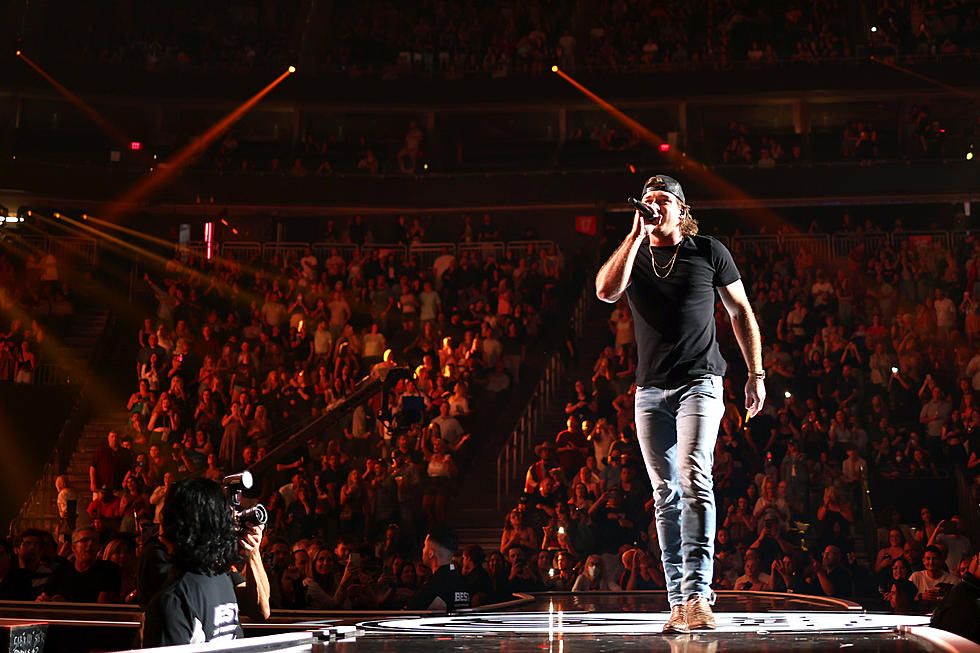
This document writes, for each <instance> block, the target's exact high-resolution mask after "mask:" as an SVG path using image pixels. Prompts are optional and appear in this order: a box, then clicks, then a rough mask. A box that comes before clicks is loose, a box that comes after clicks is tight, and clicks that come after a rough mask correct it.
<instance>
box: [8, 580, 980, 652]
mask: <svg viewBox="0 0 980 653" xmlns="http://www.w3.org/2000/svg"><path fill="white" fill-rule="evenodd" d="M8 605H9V604H8ZM54 605H56V604H45V606H46V607H50V606H54ZM40 607H41V606H38V605H37V604H34V605H33V606H31V605H30V604H22V608H23V610H24V611H25V612H26V611H28V610H30V609H31V608H33V612H34V614H33V615H32V617H33V619H32V620H33V621H35V622H43V623H44V624H45V628H46V631H47V637H46V639H47V642H46V645H45V646H44V649H43V650H46V651H56V652H58V653H61V652H62V651H65V652H66V653H68V652H71V653H74V652H75V651H79V652H83V651H92V650H103V651H104V650H117V651H118V650H124V649H129V648H130V647H131V646H132V644H130V643H129V642H132V641H133V640H132V639H130V638H133V637H134V636H135V635H136V631H137V630H138V619H139V615H138V613H135V612H133V611H132V610H131V609H128V610H125V611H119V613H118V614H115V613H110V612H103V613H102V614H101V615H99V617H101V620H98V621H97V620H96V611H95V610H93V608H92V606H87V607H83V606H79V605H76V606H70V605H65V604H61V606H60V607H59V608H57V609H54V610H51V611H49V613H48V614H46V615H45V616H44V617H41V615H40V614H39V613H38V610H39V608H40ZM105 607H106V608H109V607H110V606H105ZM120 607H121V606H120ZM714 609H715V617H716V619H717V621H718V629H717V630H714V631H699V632H696V633H692V634H689V635H663V634H661V632H660V631H661V628H662V627H663V624H664V622H665V621H666V619H667V615H668V610H667V601H666V594H665V593H664V592H622V593H579V594H572V593H553V594H539V595H533V596H531V595H516V596H515V598H514V600H512V601H510V602H508V603H504V604H497V605H493V606H488V607H486V608H477V609H472V610H464V611H461V612H460V613H458V614H454V615H438V614H434V613H432V612H429V613H423V614H419V613H407V612H386V613H378V612H343V613H314V612H282V611H276V612H275V613H274V614H273V619H272V620H271V621H269V622H266V623H262V624H246V625H245V632H246V635H247V637H246V638H245V639H243V640H238V641H235V642H232V643H229V644H215V645H194V646H188V647H168V648H162V649H146V650H155V651H160V652H161V653H164V652H165V653H190V652H191V651H194V652H197V651H213V652H215V653H218V652H225V651H227V652H229V653H230V652H232V651H234V652H235V653H259V652H263V653H265V652H270V653H271V652H273V651H275V652H281V651H289V652H290V653H308V652H309V653H460V652H465V653H542V652H547V653H618V652H619V651H624V652H634V651H635V652H639V651H664V652H670V653H688V652H690V653H702V652H705V653H726V652H745V653H747V652H749V651H773V652H775V651H798V652H812V653H816V652H824V651H847V652H848V653H851V652H857V651H861V652H868V653H870V652H872V651H874V652H880V653H888V652H899V653H935V652H939V651H941V652H944V653H953V652H956V653H980V645H977V644H975V643H973V642H970V641H967V640H965V639H962V638H959V637H956V636H954V635H951V634H949V633H945V632H943V631H938V630H934V629H931V628H929V627H928V623H929V618H928V617H926V616H915V615H889V614H873V613H872V614H869V613H866V612H865V611H864V610H863V609H862V608H861V606H859V605H857V604H855V603H850V602H848V601H843V600H838V599H830V598H825V597H815V596H802V595H793V594H780V593H769V592H719V595H718V600H717V602H716V604H715V608H714ZM12 611H13V610H10V612H12ZM2 612H3V611H2V610H0V616H11V615H3V614H2ZM59 613H60V614H59ZM39 617H40V618H39ZM134 618H135V619H136V621H134ZM19 619H20V620H21V621H25V620H27V615H26V614H23V615H19ZM2 621H6V620H0V622H2ZM10 621H11V622H12V621H13V620H10ZM126 639H129V642H126V643H125V644H123V645H119V644H120V643H122V642H125V641H126ZM113 643H115V645H113ZM34 650H38V649H34Z"/></svg>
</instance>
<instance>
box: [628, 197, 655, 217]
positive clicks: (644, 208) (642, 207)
mask: <svg viewBox="0 0 980 653" xmlns="http://www.w3.org/2000/svg"><path fill="white" fill-rule="evenodd" d="M626 203H627V204H629V205H630V206H632V207H633V208H634V209H636V210H637V211H639V212H640V215H641V216H643V219H644V220H647V221H648V222H656V221H657V216H656V215H654V213H653V209H651V208H650V207H649V206H648V205H646V204H644V203H643V202H641V201H640V200H638V199H636V198H635V197H627V198H626Z"/></svg>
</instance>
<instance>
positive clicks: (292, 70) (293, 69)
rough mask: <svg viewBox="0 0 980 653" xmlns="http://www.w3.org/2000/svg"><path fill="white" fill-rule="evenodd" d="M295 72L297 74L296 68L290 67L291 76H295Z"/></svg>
mask: <svg viewBox="0 0 980 653" xmlns="http://www.w3.org/2000/svg"><path fill="white" fill-rule="evenodd" d="M295 72H296V66H290V67H289V74H290V75H291V74H293V73H295Z"/></svg>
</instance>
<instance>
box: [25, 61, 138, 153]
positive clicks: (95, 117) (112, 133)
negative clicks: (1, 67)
mask: <svg viewBox="0 0 980 653" xmlns="http://www.w3.org/2000/svg"><path fill="white" fill-rule="evenodd" d="M17 56H18V57H20V60H21V61H23V62H24V63H26V64H27V65H28V66H30V67H31V68H32V69H33V70H34V72H36V73H37V74H38V75H40V76H41V77H43V78H44V79H45V81H47V82H48V84H51V86H53V87H54V88H55V90H56V91H58V93H60V94H61V95H62V96H64V98H65V99H66V100H68V101H69V102H70V103H71V104H73V105H75V108H77V109H78V110H79V111H81V112H82V113H84V114H85V115H86V116H87V117H88V119H89V120H91V121H92V122H94V123H95V124H96V125H98V126H99V128H100V129H101V130H102V131H104V132H105V133H106V134H107V135H108V136H109V137H110V138H112V140H113V141H115V142H116V143H118V144H120V145H126V144H128V143H130V142H131V141H130V140H129V139H128V138H126V134H124V133H123V132H122V130H121V129H119V128H118V127H116V126H115V125H113V124H112V123H110V122H109V121H108V120H106V119H105V118H103V117H102V115H101V114H100V113H99V112H98V111H96V110H95V109H94V108H93V107H92V106H91V105H90V104H89V103H88V102H86V101H85V100H83V99H82V98H80V97H78V96H77V95H75V94H74V93H72V92H71V91H69V90H68V88H66V87H65V86H64V84H62V83H61V82H59V81H58V80H56V79H55V78H54V77H52V76H51V75H50V74H48V72H47V71H46V70H44V69H43V68H41V66H39V65H38V64H36V63H34V62H33V61H31V59H30V57H28V56H27V55H26V54H24V53H23V52H21V51H20V50H18V51H17Z"/></svg>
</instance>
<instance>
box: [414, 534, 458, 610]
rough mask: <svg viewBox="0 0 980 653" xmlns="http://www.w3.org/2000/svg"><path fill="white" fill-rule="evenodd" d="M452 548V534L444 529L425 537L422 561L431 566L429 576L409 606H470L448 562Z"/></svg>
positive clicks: (427, 607) (455, 608) (449, 608)
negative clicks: (430, 575)
mask: <svg viewBox="0 0 980 653" xmlns="http://www.w3.org/2000/svg"><path fill="white" fill-rule="evenodd" d="M456 548H457V542H456V535H455V534H454V533H452V532H451V531H449V530H448V529H445V528H439V529H436V530H433V531H431V532H430V533H429V534H428V535H427V536H426V537H425V544H424V545H423V547H422V561H423V562H424V563H426V564H427V565H428V566H429V568H430V569H431V570H432V578H431V579H430V580H429V581H428V582H426V583H425V584H423V585H422V586H421V587H419V589H418V591H417V592H416V593H415V595H414V596H413V597H412V600H411V601H409V603H408V608H409V609H412V610H445V611H446V612H447V613H452V612H455V611H456V610H458V609H460V608H468V607H470V593H469V591H468V590H467V589H466V583H465V582H464V580H463V577H462V576H461V575H460V573H459V571H457V570H456V568H455V566H453V564H452V559H453V554H454V553H455V551H456Z"/></svg>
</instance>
